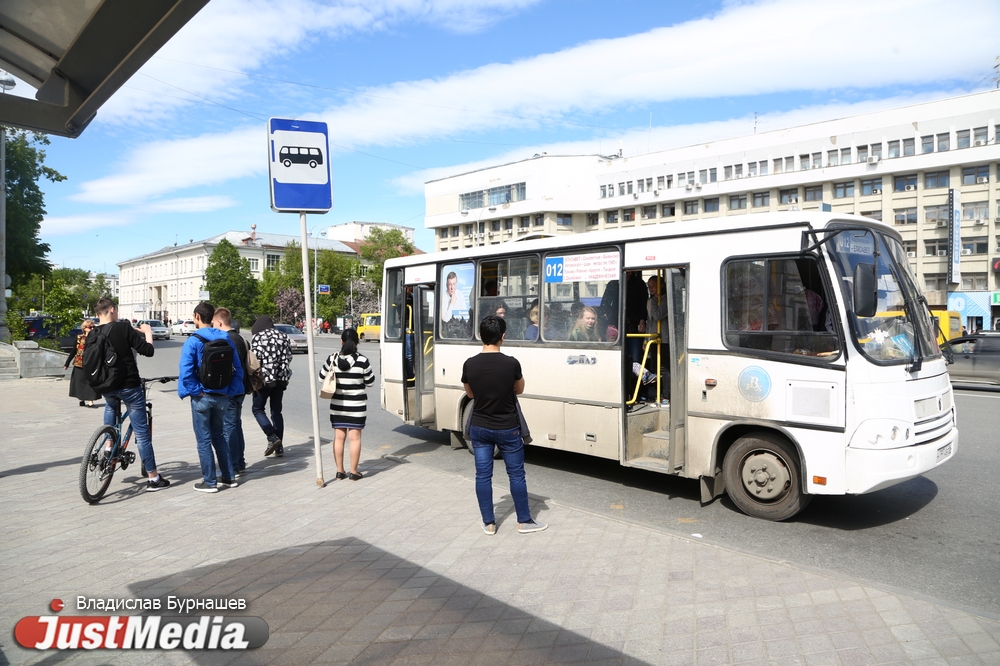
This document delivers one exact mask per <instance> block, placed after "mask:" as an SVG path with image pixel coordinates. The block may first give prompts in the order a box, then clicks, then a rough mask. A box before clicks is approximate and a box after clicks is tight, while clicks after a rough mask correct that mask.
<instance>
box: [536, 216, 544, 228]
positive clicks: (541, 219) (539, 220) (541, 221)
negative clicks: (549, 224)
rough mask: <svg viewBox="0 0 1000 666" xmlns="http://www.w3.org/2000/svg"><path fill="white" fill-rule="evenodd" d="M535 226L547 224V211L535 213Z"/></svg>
mask: <svg viewBox="0 0 1000 666" xmlns="http://www.w3.org/2000/svg"><path fill="white" fill-rule="evenodd" d="M535 226H536V227H544V226H545V213H535Z"/></svg>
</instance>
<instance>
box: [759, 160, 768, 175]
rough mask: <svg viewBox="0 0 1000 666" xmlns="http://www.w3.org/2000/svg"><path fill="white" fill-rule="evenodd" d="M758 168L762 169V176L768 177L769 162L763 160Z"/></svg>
mask: <svg viewBox="0 0 1000 666" xmlns="http://www.w3.org/2000/svg"><path fill="white" fill-rule="evenodd" d="M758 166H759V167H760V175H762V176H766V175H767V162H766V161H764V160H761V161H760V164H759V165H758Z"/></svg>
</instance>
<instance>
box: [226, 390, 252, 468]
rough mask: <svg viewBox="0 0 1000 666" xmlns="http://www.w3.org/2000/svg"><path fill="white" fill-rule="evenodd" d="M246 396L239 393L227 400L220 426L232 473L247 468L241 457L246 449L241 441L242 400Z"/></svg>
mask: <svg viewBox="0 0 1000 666" xmlns="http://www.w3.org/2000/svg"><path fill="white" fill-rule="evenodd" d="M245 398H246V395H245V394H243V393H241V394H239V395H234V396H233V397H232V398H230V399H229V405H228V407H227V408H226V419H225V422H224V423H223V424H222V435H223V437H225V438H226V442H228V443H229V459H230V461H231V462H232V465H233V471H234V472H236V471H239V470H243V469H246V468H247V461H246V459H245V458H244V457H243V452H244V450H245V449H246V442H245V441H244V439H243V400H244V399H245Z"/></svg>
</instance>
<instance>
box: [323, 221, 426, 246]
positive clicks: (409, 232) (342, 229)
mask: <svg viewBox="0 0 1000 666" xmlns="http://www.w3.org/2000/svg"><path fill="white" fill-rule="evenodd" d="M376 228H377V229H382V230H383V231H391V230H393V229H398V230H399V231H401V232H402V233H403V236H404V237H405V238H406V240H408V241H409V242H411V243H412V242H413V232H414V229H413V227H404V226H401V225H398V224H389V223H388V222H344V223H343V224H335V225H333V226H330V227H327V229H326V237H327V238H330V239H332V240H339V241H347V242H354V243H357V242H361V241H363V240H365V239H366V238H368V234H370V233H371V232H372V229H376Z"/></svg>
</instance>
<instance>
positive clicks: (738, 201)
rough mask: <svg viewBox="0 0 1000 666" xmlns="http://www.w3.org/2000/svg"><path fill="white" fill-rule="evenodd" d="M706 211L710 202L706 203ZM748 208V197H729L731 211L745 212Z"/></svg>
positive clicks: (741, 195) (742, 195) (738, 195)
mask: <svg viewBox="0 0 1000 666" xmlns="http://www.w3.org/2000/svg"><path fill="white" fill-rule="evenodd" d="M705 204H706V209H707V207H708V206H707V204H708V202H707V201H706V202H705ZM746 207H747V195H745V194H733V195H731V196H730V197H729V210H745V209H746Z"/></svg>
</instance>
